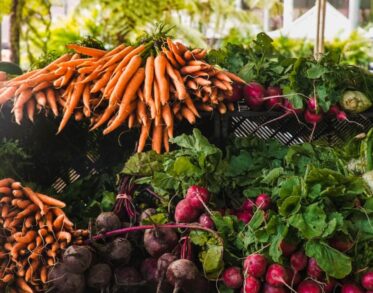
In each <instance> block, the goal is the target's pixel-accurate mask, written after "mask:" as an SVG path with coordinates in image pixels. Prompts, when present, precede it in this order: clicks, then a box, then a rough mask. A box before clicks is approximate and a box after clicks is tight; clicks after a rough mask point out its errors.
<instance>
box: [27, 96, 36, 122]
mask: <svg viewBox="0 0 373 293" xmlns="http://www.w3.org/2000/svg"><path fill="white" fill-rule="evenodd" d="M34 114H35V100H34V99H31V100H29V101H28V102H27V117H28V119H30V121H31V122H34Z"/></svg>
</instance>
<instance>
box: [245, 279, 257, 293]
mask: <svg viewBox="0 0 373 293" xmlns="http://www.w3.org/2000/svg"><path fill="white" fill-rule="evenodd" d="M259 291H260V282H259V281H258V279H256V278H255V277H253V276H247V277H246V278H245V281H244V285H243V288H242V291H241V292H243V293H259Z"/></svg>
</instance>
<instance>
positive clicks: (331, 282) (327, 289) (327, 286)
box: [323, 278, 336, 293]
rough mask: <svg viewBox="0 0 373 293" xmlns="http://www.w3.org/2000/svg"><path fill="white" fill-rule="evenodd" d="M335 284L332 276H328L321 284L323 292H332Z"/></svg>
mask: <svg viewBox="0 0 373 293" xmlns="http://www.w3.org/2000/svg"><path fill="white" fill-rule="evenodd" d="M335 286H336V281H335V280H334V279H333V278H329V280H328V281H327V282H326V283H325V285H324V286H323V289H324V292H325V293H331V292H333V290H334V287H335Z"/></svg>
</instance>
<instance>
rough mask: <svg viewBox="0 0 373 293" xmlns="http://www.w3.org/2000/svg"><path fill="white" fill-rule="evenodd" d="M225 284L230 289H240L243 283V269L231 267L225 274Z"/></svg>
mask: <svg viewBox="0 0 373 293" xmlns="http://www.w3.org/2000/svg"><path fill="white" fill-rule="evenodd" d="M223 282H224V284H225V286H227V287H228V288H232V289H238V288H240V287H241V286H242V283H243V277H242V274H241V269H240V268H239V267H230V268H227V269H225V270H224V272H223Z"/></svg>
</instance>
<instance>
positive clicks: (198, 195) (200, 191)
mask: <svg viewBox="0 0 373 293" xmlns="http://www.w3.org/2000/svg"><path fill="white" fill-rule="evenodd" d="M209 198H210V193H209V191H208V190H207V189H206V188H204V187H201V186H197V185H192V186H191V187H189V188H188V191H187V194H186V196H185V199H186V200H187V201H188V202H189V204H190V206H191V207H193V208H196V209H200V210H202V209H203V208H204V206H203V203H208V201H209Z"/></svg>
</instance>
